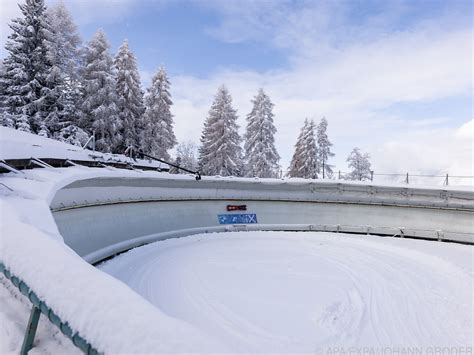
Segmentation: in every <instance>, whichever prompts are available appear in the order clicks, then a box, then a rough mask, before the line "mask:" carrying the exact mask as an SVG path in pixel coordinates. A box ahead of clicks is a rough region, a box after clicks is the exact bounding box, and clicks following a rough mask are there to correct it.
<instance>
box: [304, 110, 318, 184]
mask: <svg viewBox="0 0 474 355" xmlns="http://www.w3.org/2000/svg"><path fill="white" fill-rule="evenodd" d="M315 130H316V125H315V124H314V120H312V119H311V120H310V121H309V123H308V126H307V129H306V132H305V136H304V154H303V177H304V178H306V179H317V178H318V174H319V171H320V169H321V166H320V164H319V160H318V155H319V154H318V148H317V143H316V132H315Z"/></svg>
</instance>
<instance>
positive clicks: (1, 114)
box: [0, 60, 15, 128]
mask: <svg viewBox="0 0 474 355" xmlns="http://www.w3.org/2000/svg"><path fill="white" fill-rule="evenodd" d="M4 76H5V66H4V65H3V60H0V78H3V77H4ZM5 84H6V83H5V82H4V81H3V80H0V125H1V126H4V127H8V128H14V125H15V122H14V121H13V117H12V115H11V113H10V112H8V110H7V106H6V103H5V100H6V96H5V94H6V92H7V91H6V86H5Z"/></svg>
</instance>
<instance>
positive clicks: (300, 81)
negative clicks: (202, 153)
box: [171, 27, 472, 172]
mask: <svg viewBox="0 0 474 355" xmlns="http://www.w3.org/2000/svg"><path fill="white" fill-rule="evenodd" d="M471 48H472V30H471V29H459V30H453V31H451V32H446V33H445V32H443V31H441V30H439V29H438V30H434V29H433V28H431V29H430V31H428V30H427V29H426V27H423V28H420V29H417V30H415V31H410V32H405V33H394V34H392V35H391V36H384V38H383V39H379V40H377V41H373V42H371V43H363V44H352V45H350V46H347V47H345V48H342V49H339V50H338V55H337V56H333V57H331V58H330V60H328V61H327V62H321V61H318V62H317V63H316V64H315V63H311V62H309V61H307V60H304V61H301V62H300V63H298V65H295V66H293V67H292V68H291V69H289V70H286V71H276V72H266V73H258V72H253V71H244V72H242V71H240V72H234V71H225V70H224V71H219V72H216V73H215V74H214V75H212V76H211V77H210V78H207V79H197V78H194V77H183V76H178V77H173V78H171V79H172V90H173V95H174V98H175V107H174V113H175V115H176V128H177V129H176V131H177V135H178V138H179V139H185V140H189V139H191V140H194V141H198V140H199V136H200V131H201V128H202V124H203V121H204V118H205V117H206V115H207V110H208V108H209V106H210V104H211V101H212V98H213V95H214V93H215V90H216V89H217V87H218V86H219V85H220V84H222V83H225V84H226V85H227V86H228V87H229V89H230V92H231V94H232V95H233V97H234V100H235V101H234V102H235V106H236V108H237V109H238V110H239V115H240V124H241V126H242V127H243V126H245V115H246V114H247V113H248V112H249V111H250V99H251V98H252V96H253V95H254V94H255V93H256V91H257V89H258V88H259V87H264V88H265V89H266V90H267V92H268V93H269V95H270V96H271V98H272V99H273V101H274V103H275V105H276V106H275V114H276V118H275V121H276V125H277V128H278V133H277V137H276V142H277V147H278V149H279V151H280V155H282V157H283V159H282V165H283V168H286V167H287V166H288V163H289V160H290V158H291V154H292V152H293V144H294V142H295V140H296V137H297V134H298V131H299V129H300V126H301V125H302V122H303V120H304V118H305V117H313V118H316V119H319V118H321V117H322V116H326V117H327V118H328V120H329V124H330V126H329V133H330V136H331V138H332V140H333V143H334V149H335V152H336V158H335V159H334V163H336V164H337V166H338V168H340V169H341V170H344V169H345V157H346V156H347V155H348V153H349V152H350V150H351V149H352V148H353V147H354V146H360V147H361V148H362V149H363V150H368V151H370V152H372V153H373V155H374V168H375V169H376V170H386V171H391V172H393V171H406V170H407V169H410V170H412V169H413V170H412V171H414V172H415V171H428V170H430V171H432V170H436V169H441V170H443V169H444V170H446V169H448V168H449V167H447V166H446V164H445V163H446V162H443V163H442V164H441V162H440V161H439V160H437V159H429V158H426V159H425V163H423V164H417V165H416V166H414V165H413V166H412V165H410V164H408V163H407V160H406V156H407V155H406V154H407V151H406V149H405V150H404V151H403V153H402V152H401V153H400V155H399V156H400V159H390V160H389V161H390V162H391V163H390V164H391V166H387V165H386V164H383V159H379V157H380V156H383V154H384V153H383V151H384V150H386V151H387V152H390V154H392V153H393V151H394V149H393V146H394V145H396V144H395V142H397V141H396V140H394V139H393V137H395V136H400V135H402V136H404V135H405V134H406V133H408V132H413V134H414V136H416V135H417V134H419V135H423V133H424V132H426V130H427V129H429V128H430V127H432V126H435V125H441V126H443V125H444V126H448V127H449V126H451V124H450V121H452V120H454V119H456V117H431V118H425V119H423V120H417V119H413V120H412V119H411V118H410V117H404V116H398V115H394V114H389V113H383V114H381V113H380V112H383V111H382V110H381V109H384V108H386V107H389V106H391V105H394V104H397V103H398V102H430V101H433V100H437V99H440V98H445V97H453V96H456V95H460V94H461V95H465V94H466V93H469V92H470V90H471V89H472V79H471V63H472V57H471ZM452 139H453V140H454V141H455V142H456V141H457V138H456V137H455V136H453V137H452ZM387 141H389V142H393V144H392V145H390V144H385V142H387ZM418 141H419V140H418ZM422 141H423V142H424V144H425V147H426V151H425V153H426V154H428V153H430V154H433V155H432V156H433V157H436V156H437V154H436V153H434V152H435V148H436V147H437V145H436V143H433V146H429V142H430V140H429V139H428V138H426V139H424V138H423V139H422ZM415 142H417V140H415ZM397 144H398V143H397ZM420 144H421V143H420ZM407 147H410V149H413V150H416V149H417V148H416V147H417V144H416V143H415V144H410V145H407ZM381 149H382V150H381ZM420 149H425V148H420ZM446 149H447V150H449V151H450V153H449V154H450V155H449V156H456V152H457V149H458V145H457V144H456V143H454V144H450V145H449V147H447V148H446ZM421 157H423V155H420V158H421ZM463 157H464V159H468V158H469V156H465V155H464V156H463ZM470 161H471V160H467V161H465V163H466V162H467V163H469V162H470ZM452 168H453V169H454V168H458V165H453V166H452Z"/></svg>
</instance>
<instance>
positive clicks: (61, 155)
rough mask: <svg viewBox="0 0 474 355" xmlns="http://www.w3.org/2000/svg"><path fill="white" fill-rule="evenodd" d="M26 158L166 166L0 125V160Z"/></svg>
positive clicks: (165, 167) (163, 167)
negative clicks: (97, 150) (84, 147)
mask: <svg viewBox="0 0 474 355" xmlns="http://www.w3.org/2000/svg"><path fill="white" fill-rule="evenodd" d="M30 158H39V159H60V160H71V161H84V162H87V161H89V162H102V163H125V164H134V165H140V166H142V167H149V168H156V169H164V170H167V169H168V168H169V167H168V165H166V164H162V163H160V162H157V161H151V160H143V159H137V160H136V161H135V160H133V159H131V158H130V157H127V156H125V155H120V154H108V153H101V152H96V151H92V150H89V149H83V148H82V147H78V146H75V145H71V144H67V143H64V142H60V141H57V140H54V139H50V138H46V137H41V136H38V135H36V134H31V133H27V132H22V131H18V130H14V129H11V128H7V127H0V160H21V159H30Z"/></svg>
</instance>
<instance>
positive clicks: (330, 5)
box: [0, 0, 474, 175]
mask: <svg viewBox="0 0 474 355" xmlns="http://www.w3.org/2000/svg"><path fill="white" fill-rule="evenodd" d="M17 2H18V1H16V0H0V3H1V27H0V29H1V36H0V41H1V47H2V50H1V51H0V56H1V57H4V56H5V55H6V53H5V51H4V50H3V46H4V43H5V40H6V38H7V36H8V33H9V30H8V22H9V20H10V19H11V18H12V17H15V16H18V9H17V5H16V3H17ZM51 3H54V0H47V4H51ZM64 3H65V4H66V5H67V7H68V8H69V10H70V11H71V13H72V15H73V16H74V18H75V20H76V22H77V24H78V27H79V30H80V33H81V35H82V37H83V40H84V41H88V40H89V39H90V37H91V36H92V34H93V33H94V32H95V31H96V30H97V29H98V28H103V29H104V30H105V32H106V33H107V35H108V37H109V39H110V41H111V44H112V51H116V49H117V48H118V46H119V45H120V43H121V42H122V41H123V40H124V39H125V38H127V39H128V40H129V42H130V47H131V49H132V50H133V51H134V52H135V54H136V56H137V58H138V62H139V69H140V73H141V77H142V82H143V85H144V86H145V87H146V86H147V85H148V84H149V82H150V78H151V76H152V75H153V72H154V71H155V70H156V69H157V68H158V67H159V66H160V65H164V66H165V67H166V69H167V71H168V73H169V75H170V79H171V83H172V95H173V100H174V107H173V113H174V115H175V123H176V135H177V138H178V140H192V141H195V142H199V137H200V132H201V129H202V125H203V122H204V119H205V117H206V115H207V111H208V109H209V107H210V104H211V102H212V100H213V96H214V94H215V92H216V90H217V88H218V86H219V85H220V84H223V83H224V84H226V85H227V87H228V88H229V90H230V92H231V94H232V96H233V98H234V104H235V108H236V109H237V110H238V114H239V124H240V125H241V129H242V130H243V128H244V127H245V116H246V115H247V114H248V112H249V111H250V109H251V104H250V100H251V98H252V97H253V96H254V95H255V94H256V92H257V90H258V88H259V87H263V88H264V89H265V90H266V91H267V93H268V94H269V95H270V97H271V98H272V100H273V102H274V104H275V110H274V112H275V124H276V126H277V129H278V133H277V136H276V141H277V148H278V150H279V152H280V155H281V156H282V161H281V163H282V166H283V169H286V168H287V166H288V163H289V160H290V159H291V155H292V153H293V146H294V144H295V141H296V137H297V135H298V131H299V129H300V127H301V126H302V124H303V121H304V119H305V118H306V117H308V118H314V119H315V120H316V121H318V120H319V119H320V118H321V117H323V116H325V117H326V118H327V120H328V122H329V132H328V133H329V136H330V139H331V140H332V142H333V144H334V152H335V153H336V156H335V157H334V159H333V160H332V163H333V164H335V165H336V170H337V169H340V170H342V171H344V170H347V168H346V163H345V159H346V157H347V155H348V154H349V152H350V151H351V149H352V148H353V147H355V146H358V147H360V148H361V149H362V150H363V151H366V152H369V153H370V154H371V156H372V163H373V168H374V170H375V171H376V172H379V173H382V172H407V171H409V172H413V173H415V172H418V173H446V172H449V173H450V174H459V175H474V171H473V170H474V166H473V148H474V147H473V140H474V133H473V121H472V119H473V111H472V110H473V107H472V94H473V90H472V89H473V86H472V83H473V71H472V61H473V58H472V50H473V29H474V28H473V19H472V10H473V9H472V2H471V1H469V0H466V1H464V0H452V1H430V0H423V1H413V0H410V1H385V0H384V1H361V0H351V1H342V0H334V1H328V2H325V1H302V0H300V1H283V0H278V1H277V0H274V1H265V0H258V1H245V0H238V1H237V0H236V1H233V0H225V1H224V0H215V1H214V0H206V1H177V0H176V1H165V0H161V1H160V0H65V1H64Z"/></svg>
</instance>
